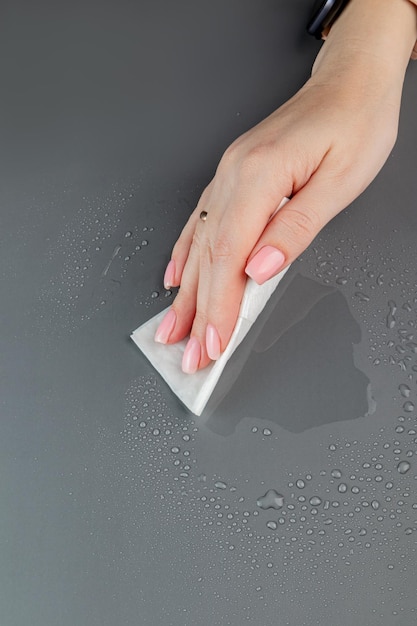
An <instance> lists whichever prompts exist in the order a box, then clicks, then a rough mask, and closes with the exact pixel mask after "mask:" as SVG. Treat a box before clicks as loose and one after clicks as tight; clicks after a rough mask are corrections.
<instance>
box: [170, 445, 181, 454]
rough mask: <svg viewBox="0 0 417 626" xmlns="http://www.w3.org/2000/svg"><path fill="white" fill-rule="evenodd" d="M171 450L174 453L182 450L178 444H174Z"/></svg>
mask: <svg viewBox="0 0 417 626" xmlns="http://www.w3.org/2000/svg"><path fill="white" fill-rule="evenodd" d="M171 452H172V453H173V454H178V453H179V452H180V449H179V447H178V446H173V447H172V448H171Z"/></svg>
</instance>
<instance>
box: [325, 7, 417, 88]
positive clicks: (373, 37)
mask: <svg viewBox="0 0 417 626" xmlns="http://www.w3.org/2000/svg"><path fill="white" fill-rule="evenodd" d="M416 39H417V8H416V6H415V4H413V3H412V2H410V1H409V0H350V2H349V3H348V5H347V6H346V7H345V9H344V11H343V13H342V14H341V15H340V16H339V18H338V19H337V20H336V22H335V23H334V24H333V26H332V28H331V30H330V33H329V35H328V37H327V39H326V41H325V43H324V44H323V46H322V48H321V50H320V52H319V54H318V56H317V59H316V62H315V63H314V66H313V74H314V73H315V72H316V71H318V70H319V69H320V71H321V72H322V73H323V72H326V71H327V72H330V73H332V74H333V75H334V72H335V71H339V72H340V71H343V72H344V71H345V70H346V71H347V70H349V66H350V67H352V66H353V65H354V64H355V65H356V64H358V65H359V66H361V65H363V66H364V70H365V71H366V66H367V65H369V67H370V68H371V71H372V72H375V71H380V72H381V73H382V74H383V75H385V76H386V77H387V78H388V79H389V77H392V78H393V79H394V78H397V79H399V80H400V81H401V83H402V80H403V77H404V73H405V69H406V67H407V64H408V61H409V59H410V55H411V51H412V49H413V47H414V44H415V42H416ZM352 69H353V68H352ZM355 71H356V69H355Z"/></svg>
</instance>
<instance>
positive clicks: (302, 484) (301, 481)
mask: <svg viewBox="0 0 417 626" xmlns="http://www.w3.org/2000/svg"><path fill="white" fill-rule="evenodd" d="M295 484H296V485H297V487H298V488H299V489H304V487H305V486H306V484H305V482H304V481H303V480H301V478H299V479H298V480H297V482H296V483H295Z"/></svg>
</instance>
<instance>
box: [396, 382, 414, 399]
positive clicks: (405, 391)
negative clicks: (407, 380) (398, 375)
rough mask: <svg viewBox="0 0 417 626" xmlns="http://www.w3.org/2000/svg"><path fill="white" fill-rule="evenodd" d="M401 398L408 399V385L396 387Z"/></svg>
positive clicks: (409, 390)
mask: <svg viewBox="0 0 417 626" xmlns="http://www.w3.org/2000/svg"><path fill="white" fill-rule="evenodd" d="M398 389H399V391H400V393H401V395H402V396H403V398H409V397H410V394H411V389H410V387H409V386H408V385H399V387H398Z"/></svg>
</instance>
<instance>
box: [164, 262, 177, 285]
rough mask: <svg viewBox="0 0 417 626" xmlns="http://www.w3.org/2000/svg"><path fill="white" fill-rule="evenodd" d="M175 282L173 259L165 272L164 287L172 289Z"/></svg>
mask: <svg viewBox="0 0 417 626" xmlns="http://www.w3.org/2000/svg"><path fill="white" fill-rule="evenodd" d="M174 282H175V261H174V259H171V260H170V262H169V263H168V265H167V268H166V270H165V274H164V287H165V289H170V288H171V287H172V286H173V285H174Z"/></svg>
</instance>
